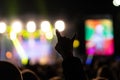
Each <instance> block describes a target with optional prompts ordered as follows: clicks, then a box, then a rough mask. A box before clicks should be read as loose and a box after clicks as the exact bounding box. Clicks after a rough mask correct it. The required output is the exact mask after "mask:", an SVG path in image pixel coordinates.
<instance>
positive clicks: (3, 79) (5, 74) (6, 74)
mask: <svg viewBox="0 0 120 80" xmlns="http://www.w3.org/2000/svg"><path fill="white" fill-rule="evenodd" d="M0 80H22V74H21V72H20V70H19V68H18V67H17V66H15V65H13V64H12V63H10V62H7V61H0Z"/></svg>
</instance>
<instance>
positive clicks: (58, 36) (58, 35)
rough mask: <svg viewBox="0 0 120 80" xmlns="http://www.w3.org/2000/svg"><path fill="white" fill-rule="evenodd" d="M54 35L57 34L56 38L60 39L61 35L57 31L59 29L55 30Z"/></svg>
mask: <svg viewBox="0 0 120 80" xmlns="http://www.w3.org/2000/svg"><path fill="white" fill-rule="evenodd" d="M56 35H57V39H58V41H59V40H60V39H61V35H60V33H59V31H58V30H56Z"/></svg>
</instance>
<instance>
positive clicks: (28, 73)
mask: <svg viewBox="0 0 120 80" xmlns="http://www.w3.org/2000/svg"><path fill="white" fill-rule="evenodd" d="M22 76H23V80H40V79H39V77H38V76H37V75H36V73H34V72H33V71H32V70H29V69H25V70H23V71H22Z"/></svg>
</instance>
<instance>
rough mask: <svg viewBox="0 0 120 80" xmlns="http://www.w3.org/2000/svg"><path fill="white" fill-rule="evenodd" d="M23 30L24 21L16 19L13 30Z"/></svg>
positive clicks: (17, 31)
mask: <svg viewBox="0 0 120 80" xmlns="http://www.w3.org/2000/svg"><path fill="white" fill-rule="evenodd" d="M21 30H22V23H21V22H20V21H15V22H13V23H12V31H14V32H16V33H19V32H21Z"/></svg>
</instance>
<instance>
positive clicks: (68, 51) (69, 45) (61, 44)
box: [55, 30, 76, 59]
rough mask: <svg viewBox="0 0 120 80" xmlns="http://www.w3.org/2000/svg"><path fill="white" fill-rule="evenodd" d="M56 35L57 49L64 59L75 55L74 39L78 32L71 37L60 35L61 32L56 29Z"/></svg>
mask: <svg viewBox="0 0 120 80" xmlns="http://www.w3.org/2000/svg"><path fill="white" fill-rule="evenodd" d="M56 35H57V39H58V42H57V44H56V46H55V49H56V50H57V51H58V53H59V54H60V55H61V56H62V57H63V59H66V58H70V57H73V41H74V39H75V37H76V34H75V35H74V36H73V37H72V38H71V39H70V38H67V37H63V36H61V35H60V32H59V31H58V30H56Z"/></svg>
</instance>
